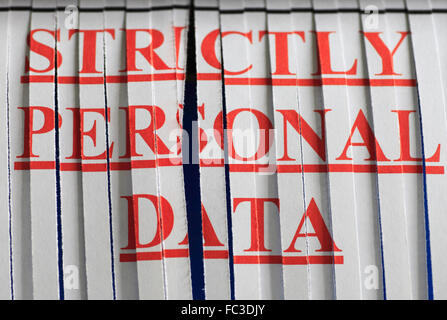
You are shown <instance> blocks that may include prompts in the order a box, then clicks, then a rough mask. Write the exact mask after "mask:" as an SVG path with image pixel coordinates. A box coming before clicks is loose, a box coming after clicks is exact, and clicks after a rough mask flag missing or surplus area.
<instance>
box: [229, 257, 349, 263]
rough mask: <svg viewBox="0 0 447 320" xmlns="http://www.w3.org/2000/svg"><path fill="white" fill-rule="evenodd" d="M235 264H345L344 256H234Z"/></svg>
mask: <svg viewBox="0 0 447 320" xmlns="http://www.w3.org/2000/svg"><path fill="white" fill-rule="evenodd" d="M233 262H234V264H283V265H307V264H343V263H344V260H343V256H307V257H306V256H304V257H303V256H300V257H288V256H234V257H233Z"/></svg>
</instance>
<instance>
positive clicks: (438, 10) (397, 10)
mask: <svg viewBox="0 0 447 320" xmlns="http://www.w3.org/2000/svg"><path fill="white" fill-rule="evenodd" d="M172 9H185V10H188V9H189V5H171V6H157V7H147V8H126V7H125V6H119V7H111V6H105V7H103V8H100V7H97V8H82V7H79V8H78V10H79V12H103V11H126V12H149V11H163V10H172ZM55 10H57V11H65V7H61V6H58V7H54V8H33V7H31V6H23V7H21V6H9V7H2V8H0V11H34V12H53V11H55ZM194 10H199V11H219V12H220V13H223V14H240V13H244V12H266V13H274V14H290V13H291V12H313V13H349V12H351V13H355V12H358V13H365V10H363V9H361V8H337V9H315V8H310V7H308V8H291V9H289V10H280V9H278V10H276V9H267V8H245V9H241V10H240V9H235V10H231V9H224V10H221V9H219V8H218V7H195V8H194ZM393 12H395V13H411V14H432V13H447V8H446V9H441V8H434V9H427V10H411V9H407V8H387V9H380V10H378V11H377V13H380V14H383V13H393Z"/></svg>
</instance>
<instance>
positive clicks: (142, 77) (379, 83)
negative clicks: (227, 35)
mask: <svg viewBox="0 0 447 320" xmlns="http://www.w3.org/2000/svg"><path fill="white" fill-rule="evenodd" d="M221 78H222V77H221V75H220V74H219V73H198V74H197V80H199V81H214V80H221ZM184 79H185V74H184V73H175V72H174V73H156V74H131V75H112V76H106V82H107V83H128V82H150V81H167V80H184ZM20 81H21V83H53V82H54V76H51V75H31V76H30V75H26V76H22V77H21V79H20ZM57 82H58V83H60V84H102V83H104V76H58V77H57ZM225 84H227V85H252V86H257V85H258V86H259V85H269V86H303V87H320V86H322V85H328V86H371V87H393V86H394V87H415V86H416V80H415V79H367V78H361V79H353V78H349V79H346V78H315V79H314V78H308V79H305V78H301V79H296V78H292V79H291V78H236V77H234V78H231V77H230V78H225Z"/></svg>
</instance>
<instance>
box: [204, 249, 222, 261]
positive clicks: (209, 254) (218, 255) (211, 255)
mask: <svg viewBox="0 0 447 320" xmlns="http://www.w3.org/2000/svg"><path fill="white" fill-rule="evenodd" d="M203 258H204V259H228V250H204V251H203Z"/></svg>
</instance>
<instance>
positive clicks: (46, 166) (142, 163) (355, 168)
mask: <svg viewBox="0 0 447 320" xmlns="http://www.w3.org/2000/svg"><path fill="white" fill-rule="evenodd" d="M181 165H182V160H181V159H180V158H172V159H171V158H163V159H157V160H132V161H126V162H124V161H123V162H110V170H111V171H119V170H131V169H146V168H155V167H171V166H181ZM223 165H224V164H223V160H222V159H216V161H215V163H205V162H203V161H201V162H200V166H202V167H222V166H223ZM229 167H230V171H231V172H268V168H269V165H267V164H245V163H242V164H230V165H229ZM272 168H273V172H278V173H301V172H307V173H324V172H352V173H378V174H393V173H422V172H423V167H422V165H375V164H305V165H299V164H296V165H295V164H278V165H276V167H275V166H272ZM54 169H56V165H55V162H54V161H16V162H15V163H14V170H54ZM60 170H61V171H83V172H102V171H107V164H106V162H100V163H80V162H62V163H61V164H60ZM425 172H426V174H444V167H443V166H426V167H425Z"/></svg>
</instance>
